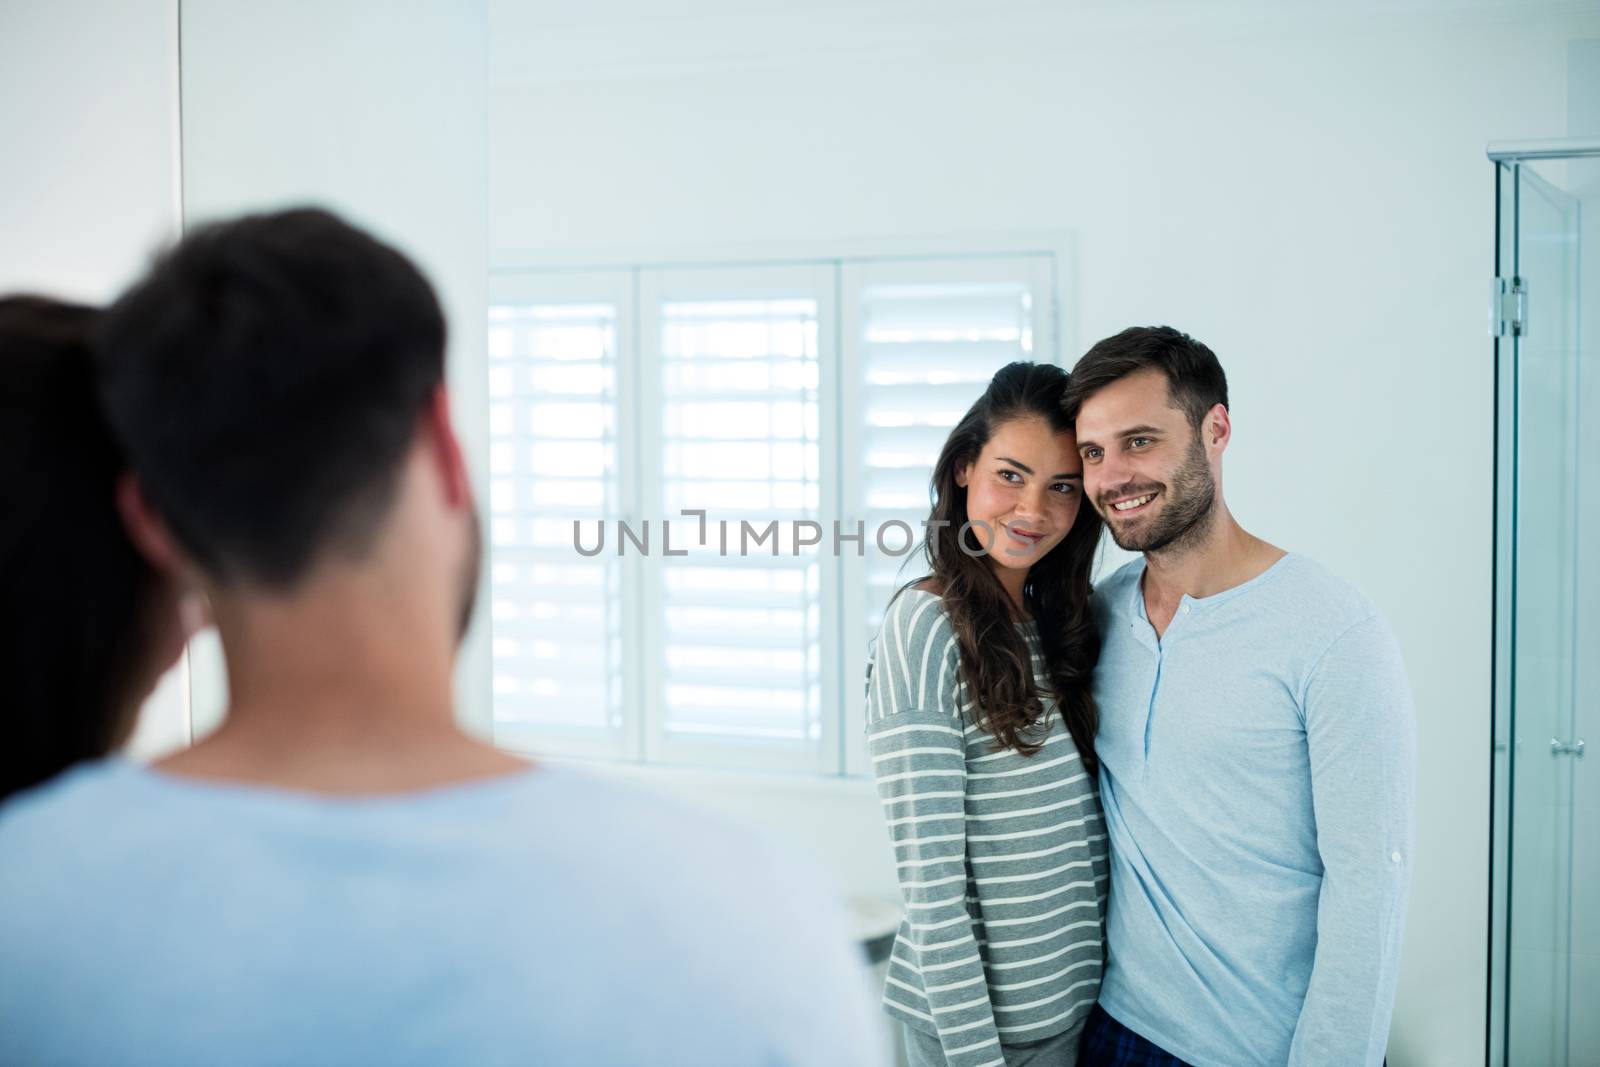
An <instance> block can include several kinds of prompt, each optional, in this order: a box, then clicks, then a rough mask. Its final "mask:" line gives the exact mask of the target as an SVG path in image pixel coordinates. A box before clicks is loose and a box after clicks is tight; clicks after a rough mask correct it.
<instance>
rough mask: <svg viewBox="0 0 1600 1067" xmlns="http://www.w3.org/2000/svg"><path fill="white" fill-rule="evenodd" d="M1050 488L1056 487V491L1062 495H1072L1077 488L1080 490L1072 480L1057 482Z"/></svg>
mask: <svg viewBox="0 0 1600 1067" xmlns="http://www.w3.org/2000/svg"><path fill="white" fill-rule="evenodd" d="M1050 488H1052V489H1054V490H1055V491H1056V492H1058V493H1060V494H1061V495H1062V496H1071V495H1072V494H1073V493H1075V492H1077V490H1078V487H1077V486H1075V485H1073V484H1072V483H1071V482H1057V483H1056V484H1055V485H1052V486H1051V487H1050Z"/></svg>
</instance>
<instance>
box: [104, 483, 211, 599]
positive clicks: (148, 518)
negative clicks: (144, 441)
mask: <svg viewBox="0 0 1600 1067" xmlns="http://www.w3.org/2000/svg"><path fill="white" fill-rule="evenodd" d="M116 496H117V514H118V515H120V516H121V517H122V527H123V529H125V530H126V531H127V532H128V540H130V541H132V542H133V547H134V548H135V549H137V550H138V552H139V554H140V555H141V556H143V557H144V558H145V560H146V561H147V562H148V563H149V564H150V566H152V567H154V568H155V570H156V572H157V573H158V574H161V575H163V576H165V577H166V578H168V579H170V580H172V581H174V582H177V583H179V584H180V585H185V584H189V581H190V579H191V578H192V577H193V574H194V569H195V568H194V565H193V564H192V563H191V562H190V561H189V557H188V555H187V554H186V553H185V552H184V551H183V549H182V548H180V547H179V546H178V540H177V538H175V537H173V536H172V531H171V530H170V529H168V528H167V524H166V522H165V521H163V520H162V518H161V516H160V514H158V513H157V512H156V510H155V508H153V507H151V506H150V501H149V500H148V499H146V497H145V495H144V487H143V486H142V485H141V484H140V482H139V476H138V475H136V474H134V473H133V472H132V471H123V472H122V473H121V474H120V475H118V476H117V487H116Z"/></svg>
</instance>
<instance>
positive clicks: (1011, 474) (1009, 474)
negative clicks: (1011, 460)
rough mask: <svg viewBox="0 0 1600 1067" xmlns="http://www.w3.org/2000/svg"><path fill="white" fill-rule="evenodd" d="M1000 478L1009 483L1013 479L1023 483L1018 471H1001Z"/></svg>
mask: <svg viewBox="0 0 1600 1067" xmlns="http://www.w3.org/2000/svg"><path fill="white" fill-rule="evenodd" d="M1000 477H1001V478H1004V479H1005V480H1006V481H1008V482H1009V481H1011V480H1012V479H1016V480H1017V481H1019V482H1020V481H1022V475H1020V474H1018V473H1017V472H1016V471H1001V472H1000Z"/></svg>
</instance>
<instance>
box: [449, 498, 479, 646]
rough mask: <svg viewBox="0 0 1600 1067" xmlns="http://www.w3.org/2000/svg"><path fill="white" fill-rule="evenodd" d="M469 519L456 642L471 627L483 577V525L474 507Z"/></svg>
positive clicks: (463, 636)
mask: <svg viewBox="0 0 1600 1067" xmlns="http://www.w3.org/2000/svg"><path fill="white" fill-rule="evenodd" d="M470 518H471V530H470V531H469V532H468V536H467V553H466V558H465V559H464V560H462V564H461V618H460V621H459V623H458V625H457V627H456V640H458V641H460V640H461V639H463V638H465V637H466V636H467V630H468V629H469V628H470V627H471V626H472V613H473V612H474V611H475V610H476V609H477V606H478V580H479V579H480V578H481V577H482V575H483V524H482V523H481V522H480V521H479V519H478V509H477V508H476V507H473V509H472V513H471V516H470Z"/></svg>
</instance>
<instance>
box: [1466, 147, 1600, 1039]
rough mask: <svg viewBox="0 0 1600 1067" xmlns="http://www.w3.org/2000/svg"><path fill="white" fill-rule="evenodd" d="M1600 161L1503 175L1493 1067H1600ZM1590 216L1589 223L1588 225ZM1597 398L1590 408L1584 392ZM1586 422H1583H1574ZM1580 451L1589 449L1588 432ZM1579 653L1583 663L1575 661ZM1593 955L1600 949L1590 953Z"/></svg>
mask: <svg viewBox="0 0 1600 1067" xmlns="http://www.w3.org/2000/svg"><path fill="white" fill-rule="evenodd" d="M1590 163H1600V161H1578V163H1577V164H1571V163H1565V162H1554V161H1550V162H1540V163H1537V164H1535V163H1531V162H1528V161H1512V162H1507V163H1501V164H1500V165H1499V175H1498V177H1499V181H1498V185H1499V191H1500V220H1501V228H1500V248H1499V250H1498V260H1499V275H1500V277H1499V279H1498V288H1499V289H1500V290H1501V291H1500V292H1499V293H1498V294H1497V298H1496V299H1497V303H1496V319H1497V326H1498V328H1499V330H1500V331H1501V336H1500V337H1499V338H1498V341H1497V351H1496V356H1497V360H1496V362H1497V368H1496V373H1497V383H1496V384H1497V422H1496V434H1497V441H1496V450H1497V453H1498V455H1497V468H1496V471H1497V484H1496V596H1495V601H1496V615H1497V619H1496V631H1495V638H1496V671H1495V676H1496V693H1495V737H1494V741H1495V753H1494V798H1493V817H1494V841H1493V860H1494V874H1495V878H1494V883H1493V885H1492V896H1493V905H1494V911H1493V918H1492V925H1491V938H1492V947H1491V986H1490V998H1491V1004H1490V1009H1491V1010H1490V1057H1489V1058H1490V1062H1491V1063H1495V1064H1506V1065H1520V1064H1548V1065H1550V1067H1576V1065H1592V1064H1600V1038H1597V1036H1596V1035H1595V1034H1594V1028H1593V1025H1592V1021H1591V1019H1590V1016H1591V1015H1592V1014H1593V1013H1594V1011H1595V1008H1594V1005H1595V1004H1596V1003H1597V1002H1600V1001H1597V1000H1596V999H1595V998H1596V997H1597V996H1600V989H1595V988H1592V987H1591V986H1592V983H1591V980H1590V979H1589V978H1588V971H1587V968H1588V967H1589V964H1588V955H1587V953H1586V952H1585V951H1584V950H1585V949H1588V948H1591V946H1589V945H1588V943H1587V942H1588V939H1589V934H1588V933H1587V931H1588V930H1590V929H1591V928H1592V927H1593V926H1594V925H1595V923H1596V922H1597V919H1600V916H1597V915H1596V911H1597V907H1596V904H1595V901H1600V884H1596V881H1595V880H1594V879H1593V878H1592V877H1590V876H1589V874H1588V872H1587V871H1586V870H1585V869H1584V868H1585V866H1586V865H1588V864H1589V862H1590V860H1589V856H1590V853H1591V851H1592V843H1591V842H1590V841H1589V839H1588V838H1589V837H1591V836H1592V835H1594V833H1595V831H1596V826H1597V821H1596V819H1595V817H1594V816H1593V815H1589V816H1588V817H1587V818H1585V815H1584V812H1583V811H1582V810H1581V807H1580V803H1579V801H1580V794H1581V795H1582V796H1583V797H1584V798H1586V797H1587V796H1588V795H1589V793H1592V787H1591V789H1590V790H1589V792H1583V791H1582V790H1581V789H1580V786H1581V785H1582V784H1583V783H1582V782H1581V778H1582V776H1583V775H1584V774H1585V771H1586V766H1585V765H1586V764H1592V763H1594V762H1595V759H1594V757H1592V756H1591V757H1588V758H1586V757H1585V756H1584V755H1583V747H1582V741H1581V737H1582V734H1583V733H1584V726H1585V721H1584V719H1583V715H1582V714H1580V709H1581V710H1582V712H1583V714H1593V712H1592V711H1590V710H1589V708H1591V707H1592V705H1593V704H1594V702H1595V701H1594V694H1593V688H1594V682H1595V679H1594V678H1593V676H1592V675H1590V674H1588V673H1587V672H1588V671H1590V670H1591V668H1590V667H1589V666H1588V664H1587V661H1588V660H1591V659H1594V658H1596V656H1595V650H1594V647H1593V645H1594V634H1595V631H1594V629H1593V623H1592V622H1591V621H1590V618H1589V616H1590V615H1591V614H1592V613H1593V609H1594V605H1593V603H1592V602H1593V601H1594V600H1595V599H1596V598H1595V596H1594V590H1595V588H1596V587H1595V582H1594V576H1593V570H1594V564H1595V562H1596V560H1595V558H1594V557H1593V553H1592V552H1590V551H1589V550H1588V549H1586V547H1585V543H1586V540H1587V541H1597V540H1600V528H1596V527H1595V525H1594V524H1593V522H1592V521H1586V520H1588V518H1589V513H1591V512H1592V511H1593V510H1594V497H1595V496H1596V493H1595V488H1596V486H1595V484H1594V481H1595V477H1594V476H1595V470H1596V465H1595V464H1594V463H1592V462H1591V463H1585V459H1586V457H1585V455H1584V453H1585V451H1586V446H1587V447H1588V448H1589V449H1590V450H1592V441H1586V440H1585V433H1584V422H1585V421H1586V420H1587V421H1588V422H1591V423H1597V422H1600V408H1597V407H1595V406H1594V405H1593V404H1589V405H1586V404H1585V400H1586V388H1585V387H1586V386H1589V385H1591V382H1590V381H1588V380H1586V375H1587V377H1588V378H1589V379H1592V378H1594V377H1596V375H1595V373H1594V371H1593V370H1591V369H1590V368H1591V367H1592V361H1590V360H1588V359H1586V358H1585V351H1584V345H1583V343H1582V341H1583V338H1582V336H1581V334H1580V327H1581V325H1582V318H1581V316H1580V307H1581V306H1582V304H1583V303H1584V301H1583V299H1582V297H1583V295H1584V287H1583V281H1584V279H1583V277H1582V272H1581V269H1580V267H1581V265H1582V264H1581V257H1580V251H1581V248H1582V246H1583V244H1584V242H1583V236H1584V227H1585V212H1584V210H1583V209H1584V203H1583V199H1582V198H1581V197H1580V196H1578V195H1574V193H1573V192H1571V191H1569V190H1571V189H1572V188H1573V179H1574V177H1575V176H1578V177H1581V176H1582V175H1583V174H1584V173H1585V171H1584V170H1583V167H1584V166H1586V165H1589V164H1590ZM1591 214H1596V212H1591ZM1589 391H1592V390H1589ZM1586 407H1587V410H1586ZM1589 434H1590V437H1591V438H1592V437H1593V436H1595V434H1596V431H1594V430H1591V431H1589ZM1586 647H1587V648H1588V652H1587V653H1585V652H1584V649H1585V648H1586ZM1592 947H1593V949H1594V950H1595V951H1596V952H1600V945H1595V946H1592Z"/></svg>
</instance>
